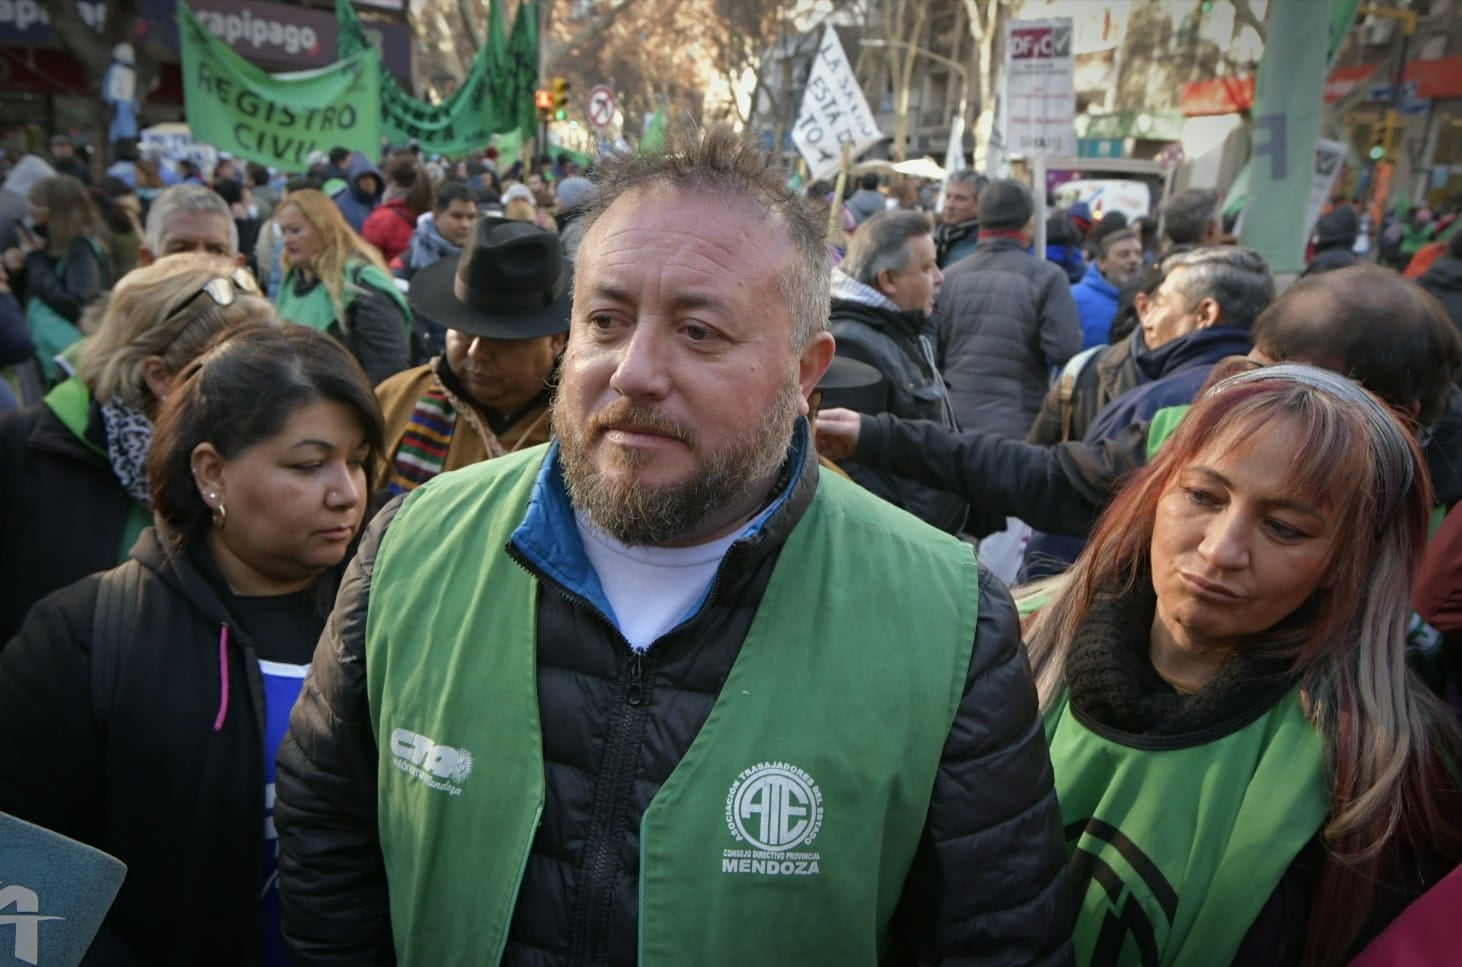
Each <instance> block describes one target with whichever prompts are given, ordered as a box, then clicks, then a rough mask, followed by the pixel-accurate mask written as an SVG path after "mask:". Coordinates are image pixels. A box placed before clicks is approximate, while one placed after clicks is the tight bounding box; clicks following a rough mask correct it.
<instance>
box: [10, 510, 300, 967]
mask: <svg viewBox="0 0 1462 967" xmlns="http://www.w3.org/2000/svg"><path fill="white" fill-rule="evenodd" d="M195 554H198V556H197V557H195V556H194V555H195ZM133 558H134V559H133V560H131V561H128V562H127V563H126V564H124V565H122V566H121V567H118V568H116V569H114V570H111V571H108V572H106V573H104V574H99V575H93V576H92V577H89V578H87V579H85V580H83V581H79V582H77V583H76V584H73V585H71V586H70V587H68V588H65V589H63V590H60V591H57V592H56V593H55V594H52V595H50V596H49V597H47V598H45V599H44V600H43V601H41V602H40V603H39V604H37V605H36V607H35V609H34V610H33V611H32V612H31V615H30V617H29V619H28V620H27V621H26V622H25V625H24V626H23V627H22V629H21V631H20V634H18V635H17V636H16V637H15V638H14V639H13V640H11V641H10V643H9V644H8V645H7V646H6V648H5V650H4V651H3V652H0V730H3V733H4V734H6V735H13V736H29V737H34V738H36V739H37V741H29V740H27V741H16V742H9V743H7V744H6V749H5V753H4V755H0V811H4V812H7V813H10V814H12V815H15V816H19V817H20V818H22V819H25V820H28V821H30V822H33V823H36V824H38V825H41V826H45V827H47V828H49V829H53V830H55V831H56V832H59V833H61V834H62V835H65V836H69V837H71V838H73V839H77V840H80V841H81V842H83V843H89V844H91V845H92V846H95V847H97V848H98V849H100V850H103V851H105V852H107V853H110V854H112V855H113V856H116V857H117V858H118V859H120V860H122V861H123V862H124V863H126V864H127V878H126V880H125V881H124V882H123V884H122V889H121V892H120V893H119V894H118V896H117V900H116V903H115V904H113V906H112V909H111V912H110V913H109V914H108V915H107V919H106V922H105V923H104V924H103V926H102V930H101V932H100V933H99V934H98V936H97V939H96V941H95V942H94V943H93V945H92V949H91V952H90V953H89V954H88V956H87V959H86V961H85V963H86V964H87V965H88V967H93V965H106V967H113V965H116V967H122V965H126V967H132V965H143V964H146V965H162V964H168V965H178V967H184V965H196V964H219V965H232V964H237V965H249V967H255V965H257V964H259V963H260V960H261V958H262V942H263V929H262V926H261V914H260V903H259V888H260V882H261V880H262V878H263V873H264V866H263V863H264V837H263V818H264V808H265V807H264V764H263V742H264V739H263V724H262V723H263V721H264V693H263V684H262V681H261V679H260V674H259V664H258V660H257V659H258V658H267V659H273V660H278V661H292V662H303V661H304V660H305V658H306V656H307V655H308V652H309V640H308V638H307V637H305V636H302V639H303V648H304V654H303V655H301V654H298V652H299V650H300V646H301V642H300V641H295V642H287V641H281V640H271V641H268V642H264V643H263V644H264V645H265V646H267V650H265V651H262V652H256V650H255V647H254V643H253V641H252V640H251V639H250V638H249V636H248V634H247V633H246V632H245V631H244V630H243V629H242V628H241V627H240V626H239V625H238V623H237V622H236V621H235V620H234V618H233V617H232V616H231V615H230V613H229V610H228V608H227V607H226V605H225V604H224V601H223V597H222V595H223V594H224V593H226V591H222V590H221V589H222V588H224V587H226V586H225V585H224V584H223V580H222V578H221V576H219V575H218V574H217V573H216V569H215V568H214V567H213V565H212V562H211V561H210V560H208V559H207V556H206V555H203V554H201V553H199V552H194V553H180V554H166V553H164V550H163V548H162V546H161V544H160V543H159V542H158V539H157V536H156V534H155V533H154V532H153V531H152V530H151V529H148V530H145V531H143V532H142V536H141V537H140V538H138V541H137V545H136V547H135V548H134V550H133ZM104 584H111V585H114V586H115V587H116V589H117V590H116V592H115V594H114V595H112V596H111V597H110V598H109V601H110V607H113V608H116V609H118V611H117V612H112V611H107V612H106V613H104V614H97V601H98V598H99V596H100V594H101V588H102V586H103V585H104ZM94 622H96V624H95V625H94ZM223 625H227V626H228V627H229V636H228V639H227V654H226V658H227V662H228V665H227V668H226V669H224V668H222V667H221V666H220V654H219V639H220V626H223ZM97 628H112V629H115V634H116V638H115V639H114V640H112V643H111V645H110V646H107V647H103V646H102V645H101V644H100V643H99V641H98V640H97V638H96V635H95V629H97ZM225 674H226V675H227V681H228V682H229V683H230V685H229V686H228V687H227V689H226V688H225V685H224V681H225V678H224V676H225ZM226 694H227V696H228V697H227V698H225V695H226ZM215 725H216V727H215ZM42 736H43V737H44V738H43V741H41V740H39V739H40V737H42Z"/></svg>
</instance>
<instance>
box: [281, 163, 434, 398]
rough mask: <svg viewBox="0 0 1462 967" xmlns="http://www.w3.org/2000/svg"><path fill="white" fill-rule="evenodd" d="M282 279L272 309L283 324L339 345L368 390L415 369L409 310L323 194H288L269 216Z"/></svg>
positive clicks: (370, 250) (374, 254) (381, 263)
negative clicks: (280, 253)
mask: <svg viewBox="0 0 1462 967" xmlns="http://www.w3.org/2000/svg"><path fill="white" fill-rule="evenodd" d="M274 221H275V223H276V224H277V225H278V226H279V232H280V237H281V239H282V241H283V245H284V256H283V265H284V278H283V280H282V281H281V282H280V284H279V294H278V295H277V296H276V297H275V304H276V305H277V306H278V308H279V315H280V318H282V319H284V321H286V322H293V323H296V324H297V325H301V326H308V327H309V328H311V329H314V330H316V331H317V332H324V333H328V334H330V335H332V336H334V337H335V338H336V339H338V340H340V341H341V342H342V343H344V344H345V347H346V348H347V349H349V350H350V351H351V353H352V354H353V355H354V356H355V358H356V360H357V361H359V363H360V365H361V368H362V369H364V370H365V372H366V376H367V377H368V378H369V379H370V381H371V385H372V386H374V385H376V384H377V383H379V382H381V381H382V380H384V379H385V378H386V377H388V376H392V375H395V374H396V373H399V372H401V371H402V370H403V369H407V368H409V367H410V366H412V365H413V364H414V362H416V361H417V360H416V359H415V356H416V355H419V354H417V353H413V350H412V345H413V343H414V342H415V340H414V339H413V338H412V322H411V310H410V308H408V307H407V305H406V299H405V297H404V296H402V294H401V291H400V290H399V289H397V288H396V283H395V281H394V280H393V279H392V278H391V273H390V270H388V269H387V268H386V263H385V260H383V259H382V258H381V253H380V252H379V251H377V250H376V248H375V246H373V245H371V244H370V243H369V242H367V241H366V240H365V239H363V238H361V237H360V236H359V235H357V234H356V233H355V231H354V230H353V229H351V227H350V225H349V224H348V223H347V222H346V221H345V217H344V216H343V215H341V214H340V209H338V208H336V207H335V203H334V202H333V201H331V200H330V198H329V196H327V195H326V194H325V193H324V192H320V191H316V190H314V189H313V188H308V189H304V190H302V191H292V192H290V193H289V194H288V195H285V196H284V200H283V201H281V202H280V203H279V207H278V208H277V209H275V213H274Z"/></svg>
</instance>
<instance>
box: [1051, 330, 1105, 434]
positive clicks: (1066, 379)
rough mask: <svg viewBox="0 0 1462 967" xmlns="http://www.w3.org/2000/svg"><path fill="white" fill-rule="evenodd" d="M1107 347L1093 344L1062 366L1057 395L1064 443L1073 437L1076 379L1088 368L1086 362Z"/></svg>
mask: <svg viewBox="0 0 1462 967" xmlns="http://www.w3.org/2000/svg"><path fill="white" fill-rule="evenodd" d="M1105 348H1106V347H1105V346H1093V347H1091V348H1090V349H1085V350H1082V351H1081V352H1079V353H1077V354H1076V355H1075V356H1072V357H1071V358H1070V359H1068V360H1066V365H1065V366H1063V367H1061V375H1060V376H1059V377H1058V382H1057V388H1056V396H1057V399H1058V400H1060V403H1061V442H1063V443H1064V442H1066V441H1067V440H1070V439H1071V416H1072V413H1073V412H1074V411H1075V409H1076V406H1075V404H1074V403H1073V399H1074V397H1075V396H1076V380H1077V379H1078V378H1079V377H1080V376H1081V371H1082V370H1084V369H1086V364H1087V363H1089V362H1091V360H1092V357H1094V356H1095V355H1096V354H1097V353H1098V352H1100V351H1101V350H1103V349H1105Z"/></svg>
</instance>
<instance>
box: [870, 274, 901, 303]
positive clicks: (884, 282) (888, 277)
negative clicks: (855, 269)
mask: <svg viewBox="0 0 1462 967" xmlns="http://www.w3.org/2000/svg"><path fill="white" fill-rule="evenodd" d="M893 277H894V272H893V270H892V269H884V270H883V271H882V272H879V273H878V278H877V279H875V280H874V281H875V282H877V283H878V284H877V285H875V286H874V288H875V289H877V290H878V291H879V292H881V293H883V294H884V295H886V296H890V297H892V296H893V293H894V290H895V289H896V288H897V287H896V286H895V285H894V281H893Z"/></svg>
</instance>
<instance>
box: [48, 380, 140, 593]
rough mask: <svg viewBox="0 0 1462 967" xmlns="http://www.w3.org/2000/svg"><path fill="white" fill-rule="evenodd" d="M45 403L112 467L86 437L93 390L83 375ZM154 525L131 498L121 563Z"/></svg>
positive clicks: (119, 550)
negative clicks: (145, 530) (147, 528)
mask: <svg viewBox="0 0 1462 967" xmlns="http://www.w3.org/2000/svg"><path fill="white" fill-rule="evenodd" d="M42 402H43V403H45V404H46V406H47V407H48V408H49V409H50V411H51V412H52V413H54V414H55V415H56V419H58V420H60V421H61V423H62V425H64V426H65V427H66V429H68V430H70V431H71V433H72V435H73V436H75V437H76V439H77V441H78V442H80V443H81V445H82V446H84V447H86V449H88V450H90V451H91V452H92V453H94V454H96V455H97V456H98V457H100V458H101V459H102V461H103V462H104V463H107V464H109V465H110V463H111V458H110V457H108V456H107V453H106V451H105V450H102V449H101V448H100V447H98V446H97V445H96V444H94V443H92V442H91V441H90V440H88V439H87V438H86V424H87V421H88V420H90V419H91V390H89V389H87V387H86V384H85V383H83V382H82V381H81V377H80V376H72V377H71V378H70V379H68V380H66V381H65V382H63V383H60V384H58V385H57V386H56V388H55V389H53V390H51V391H50V392H49V393H47V394H46V395H45V398H44V399H43V400H42ZM150 526H152V512H151V511H149V510H148V509H147V508H146V507H144V506H142V505H141V504H139V503H138V502H137V501H136V500H134V499H132V498H131V497H130V496H129V497H128V498H127V520H126V521H125V522H124V523H123V524H122V543H121V546H119V547H118V548H117V563H118V564H125V563H126V562H127V558H128V557H130V556H131V553H132V545H133V544H136V543H137V535H138V534H141V533H142V529H143V528H144V527H150Z"/></svg>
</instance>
